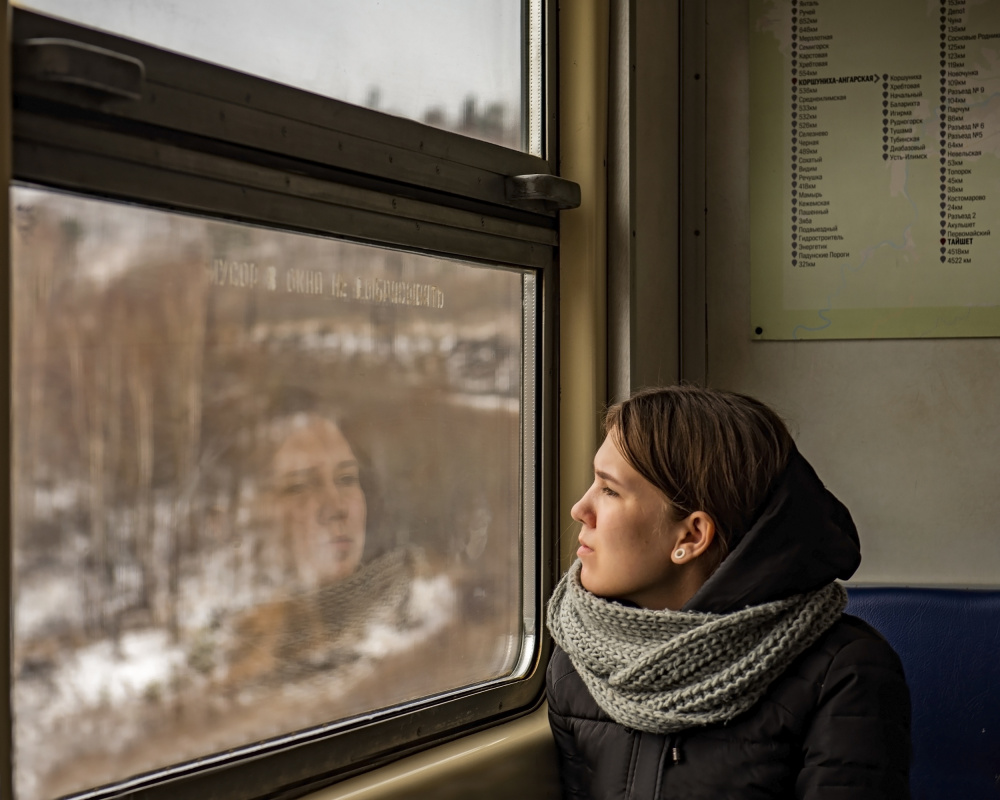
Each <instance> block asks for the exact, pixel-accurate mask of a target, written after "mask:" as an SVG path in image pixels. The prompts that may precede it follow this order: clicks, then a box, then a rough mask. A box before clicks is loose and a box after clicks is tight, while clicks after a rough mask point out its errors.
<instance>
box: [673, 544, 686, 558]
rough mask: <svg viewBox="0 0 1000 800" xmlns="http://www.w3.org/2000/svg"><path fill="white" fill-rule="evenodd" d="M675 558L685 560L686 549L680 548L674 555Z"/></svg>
mask: <svg viewBox="0 0 1000 800" xmlns="http://www.w3.org/2000/svg"><path fill="white" fill-rule="evenodd" d="M674 558H684V548H683V547H682V548H680V549H679V550H678V551H677V552H676V553H674Z"/></svg>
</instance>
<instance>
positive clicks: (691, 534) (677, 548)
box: [672, 511, 715, 564]
mask: <svg viewBox="0 0 1000 800" xmlns="http://www.w3.org/2000/svg"><path fill="white" fill-rule="evenodd" d="M714 541H715V520H713V519H712V517H711V516H710V515H709V514H708V513H707V512H705V511H694V512H692V513H690V514H688V515H687V516H686V517H685V518H684V519H682V520H681V521H680V522H679V523H677V528H676V538H675V542H674V552H673V555H672V559H673V561H674V563H676V564H686V563H690V562H691V561H692V560H693V559H695V558H697V557H698V556H700V555H702V554H703V553H705V552H706V551H707V550H708V549H709V548H710V547H711V546H712V542H714Z"/></svg>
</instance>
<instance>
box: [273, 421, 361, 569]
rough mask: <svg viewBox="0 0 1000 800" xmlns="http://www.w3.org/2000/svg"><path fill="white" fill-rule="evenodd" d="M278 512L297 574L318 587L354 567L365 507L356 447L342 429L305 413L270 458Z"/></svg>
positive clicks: (359, 551) (356, 562)
mask: <svg viewBox="0 0 1000 800" xmlns="http://www.w3.org/2000/svg"><path fill="white" fill-rule="evenodd" d="M274 475H275V481H276V484H277V487H276V488H277V493H278V512H279V515H280V518H281V525H282V530H283V533H284V535H285V537H286V541H290V542H291V545H292V551H293V555H294V560H295V566H296V569H297V570H298V573H299V577H300V578H301V579H302V580H303V582H304V583H305V584H306V585H309V586H316V585H318V584H321V583H325V582H328V581H335V580H340V579H341V578H345V577H347V576H348V575H350V574H351V573H352V572H354V570H355V569H357V567H358V564H359V563H360V561H361V554H362V552H363V551H364V547H365V519H366V515H367V506H366V504H365V494H364V492H363V491H362V489H361V481H360V478H359V466H358V461H357V458H355V456H354V451H353V450H351V446H350V444H348V442H347V439H345V438H344V435H343V434H342V433H341V432H340V428H338V427H337V426H336V425H334V424H333V423H332V422H330V421H329V420H326V419H323V418H322V417H308V418H307V422H306V424H304V425H302V426H301V427H298V428H296V429H295V430H293V431H292V433H291V434H289V435H288V437H287V438H286V439H285V441H284V442H282V444H281V447H279V448H278V451H277V453H276V454H275V456H274Z"/></svg>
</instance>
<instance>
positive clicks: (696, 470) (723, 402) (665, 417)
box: [604, 385, 795, 560]
mask: <svg viewBox="0 0 1000 800" xmlns="http://www.w3.org/2000/svg"><path fill="white" fill-rule="evenodd" d="M604 431H605V434H606V435H609V436H613V437H614V444H615V445H616V446H617V448H618V450H619V451H620V452H621V454H622V456H623V457H624V458H625V460H626V461H628V463H629V464H631V465H632V467H633V468H635V469H636V471H638V472H639V474H640V475H642V476H643V477H644V478H645V479H646V480H648V481H649V482H650V483H652V484H653V485H654V486H655V487H656V488H658V489H659V490H660V491H661V492H663V494H664V495H665V496H666V498H667V500H668V501H669V503H670V506H671V509H670V510H671V513H672V515H673V517H674V520H675V521H679V520H681V519H684V518H685V517H686V516H688V515H689V514H691V513H693V512H695V511H704V512H706V513H707V514H708V515H709V516H711V517H712V520H713V521H714V522H715V526H716V532H717V536H716V541H718V542H719V547H720V548H721V551H720V553H719V557H720V560H721V559H722V558H724V557H725V556H726V554H727V553H728V551H729V548H730V547H731V546H733V545H734V544H736V543H737V542H738V541H739V539H741V538H742V537H743V534H744V533H746V531H747V529H748V528H749V527H750V525H751V524H752V523H753V522H754V520H755V518H756V517H757V515H758V513H759V512H760V510H761V505H762V504H763V502H764V501H765V500H766V499H767V496H768V494H769V493H770V490H771V487H772V486H773V484H774V482H775V480H776V479H777V477H778V476H779V475H780V474H781V473H782V472H783V471H784V469H785V465H786V464H787V462H788V457H789V455H790V454H791V453H792V451H793V450H794V448H795V445H794V443H793V441H792V437H791V434H789V432H788V428H786V427H785V423H784V422H782V421H781V418H780V417H779V416H778V415H777V414H776V413H775V412H774V411H773V410H771V409H770V408H768V407H767V406H766V405H764V404H763V403H761V402H760V401H759V400H755V399H753V398H752V397H747V396H746V395H742V394H736V393H734V392H724V391H719V390H715V389H704V388H701V387H698V386H688V385H681V386H667V387H664V388H658V389H644V390H641V391H638V392H636V393H635V394H633V395H632V396H631V397H630V398H629V399H628V400H623V401H622V402H620V403H616V404H615V405H613V406H611V407H610V408H609V409H608V411H607V413H606V415H605V418H604Z"/></svg>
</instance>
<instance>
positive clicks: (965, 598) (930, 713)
mask: <svg viewBox="0 0 1000 800" xmlns="http://www.w3.org/2000/svg"><path fill="white" fill-rule="evenodd" d="M848 596H849V598H850V599H849V602H848V604H847V613H848V614H853V615H855V616H857V617H860V618H861V619H863V620H865V621H866V622H867V623H868V624H869V625H871V626H872V627H874V628H876V629H877V630H878V631H880V632H881V633H882V635H883V636H885V638H886V639H887V640H888V641H889V644H891V645H892V646H893V648H894V649H895V651H896V652H897V653H899V657H900V658H901V659H902V661H903V669H904V671H905V672H906V680H907V683H908V684H909V687H910V696H911V698H912V703H913V765H912V767H911V770H910V777H911V786H912V793H913V800H979V799H980V798H982V799H983V800H987V798H990V800H997V798H1000V591H957V590H951V589H910V588H884V587H880V588H865V587H858V588H853V587H848Z"/></svg>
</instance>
